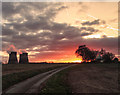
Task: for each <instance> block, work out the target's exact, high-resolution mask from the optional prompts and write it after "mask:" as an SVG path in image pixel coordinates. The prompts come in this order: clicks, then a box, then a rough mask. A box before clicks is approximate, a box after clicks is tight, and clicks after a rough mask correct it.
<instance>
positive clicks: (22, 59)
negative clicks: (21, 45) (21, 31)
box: [19, 53, 29, 64]
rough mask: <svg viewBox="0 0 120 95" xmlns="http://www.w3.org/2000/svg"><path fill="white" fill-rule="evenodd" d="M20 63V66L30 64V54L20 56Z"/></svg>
mask: <svg viewBox="0 0 120 95" xmlns="http://www.w3.org/2000/svg"><path fill="white" fill-rule="evenodd" d="M19 63H20V64H26V63H29V62H28V53H22V54H20V60H19Z"/></svg>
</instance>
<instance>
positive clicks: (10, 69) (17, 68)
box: [2, 64, 66, 75]
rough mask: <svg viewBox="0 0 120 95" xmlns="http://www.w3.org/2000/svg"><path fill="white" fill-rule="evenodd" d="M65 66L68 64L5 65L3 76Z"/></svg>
mask: <svg viewBox="0 0 120 95" xmlns="http://www.w3.org/2000/svg"><path fill="white" fill-rule="evenodd" d="M65 65H66V64H4V65H2V75H6V74H11V73H17V72H23V71H30V70H44V69H48V68H53V67H60V66H65Z"/></svg>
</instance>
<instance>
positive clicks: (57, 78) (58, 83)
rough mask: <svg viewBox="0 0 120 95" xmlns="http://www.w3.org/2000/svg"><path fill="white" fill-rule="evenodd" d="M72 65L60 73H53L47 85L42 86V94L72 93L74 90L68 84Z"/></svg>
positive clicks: (64, 94) (70, 94)
mask: <svg viewBox="0 0 120 95" xmlns="http://www.w3.org/2000/svg"><path fill="white" fill-rule="evenodd" d="M71 69H72V67H70V68H67V69H65V70H63V71H60V72H59V73H57V74H55V75H53V76H52V77H51V78H50V79H48V80H47V82H46V83H45V86H44V87H42V89H41V91H40V95H49V94H55V95H58V94H60V95H68V94H69V95H72V90H71V88H70V86H69V84H68V77H67V76H68V72H69V70H71Z"/></svg>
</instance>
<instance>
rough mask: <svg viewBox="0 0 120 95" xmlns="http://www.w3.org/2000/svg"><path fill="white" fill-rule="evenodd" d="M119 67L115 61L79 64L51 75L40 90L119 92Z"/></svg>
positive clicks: (49, 91)
mask: <svg viewBox="0 0 120 95" xmlns="http://www.w3.org/2000/svg"><path fill="white" fill-rule="evenodd" d="M118 68H119V67H118V64H115V63H113V64H112V63H111V64H78V65H76V66H74V67H71V68H68V69H66V70H64V71H62V72H59V73H58V74H56V75H54V76H53V77H51V78H50V79H49V80H48V81H47V82H46V83H45V84H44V85H45V86H44V87H43V88H42V90H41V91H40V92H41V93H43V94H44V93H62V94H63V95H67V93H68V94H69V93H71V94H72V95H73V94H77V95H79V94H80V93H118V92H119V84H120V79H119V75H120V72H119V71H118ZM118 74H119V75H118ZM118 82H119V83H118ZM94 95H95V94H94ZM100 95H101V94H100Z"/></svg>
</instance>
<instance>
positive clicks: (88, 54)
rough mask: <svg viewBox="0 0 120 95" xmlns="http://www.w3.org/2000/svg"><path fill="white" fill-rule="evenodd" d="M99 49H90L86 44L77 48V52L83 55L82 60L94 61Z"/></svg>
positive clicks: (78, 54)
mask: <svg viewBox="0 0 120 95" xmlns="http://www.w3.org/2000/svg"><path fill="white" fill-rule="evenodd" d="M97 52H98V51H94V50H90V49H89V48H88V47H86V45H81V46H79V47H78V49H77V50H76V52H75V54H76V55H77V56H82V60H83V61H85V62H87V61H93V60H95V58H96V55H97Z"/></svg>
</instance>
